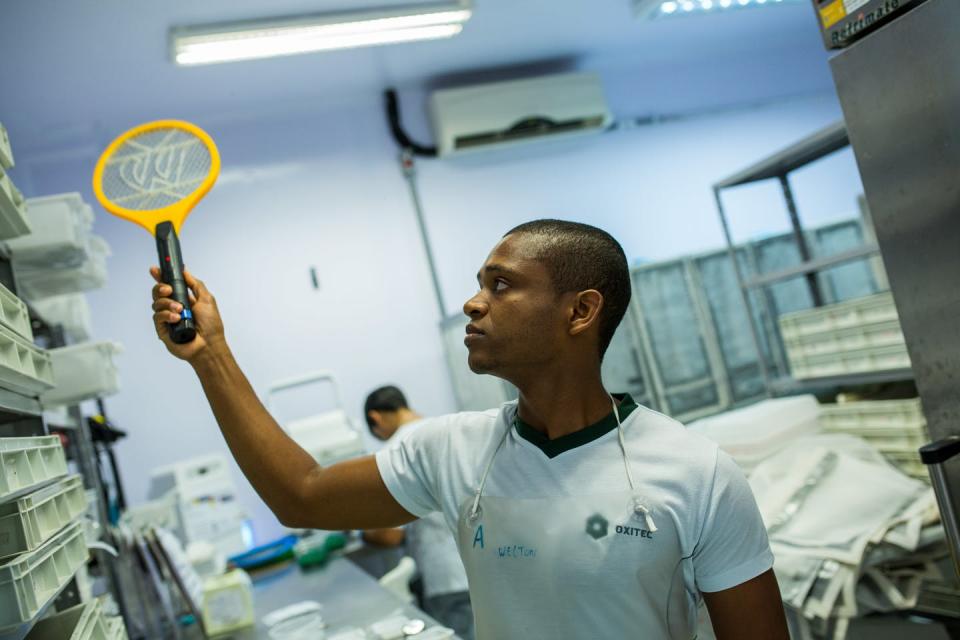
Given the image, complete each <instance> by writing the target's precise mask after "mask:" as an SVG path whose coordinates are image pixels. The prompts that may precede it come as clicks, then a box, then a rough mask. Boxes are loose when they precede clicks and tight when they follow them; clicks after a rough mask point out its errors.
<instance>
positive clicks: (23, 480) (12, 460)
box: [0, 436, 67, 502]
mask: <svg viewBox="0 0 960 640" xmlns="http://www.w3.org/2000/svg"><path fill="white" fill-rule="evenodd" d="M65 475H67V457H66V454H65V453H64V451H63V445H62V444H60V438H59V436H37V437H34V438H0V502H5V501H7V500H9V499H10V498H11V497H13V496H15V495H18V494H21V493H23V492H24V491H27V490H29V489H31V488H33V487H38V486H40V485H42V484H45V483H47V482H50V481H51V480H54V479H56V478H59V477H61V476H65Z"/></svg>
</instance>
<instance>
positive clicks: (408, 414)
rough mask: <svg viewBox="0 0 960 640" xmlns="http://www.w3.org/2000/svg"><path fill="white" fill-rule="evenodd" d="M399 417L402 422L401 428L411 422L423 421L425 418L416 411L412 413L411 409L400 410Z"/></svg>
mask: <svg viewBox="0 0 960 640" xmlns="http://www.w3.org/2000/svg"><path fill="white" fill-rule="evenodd" d="M397 417H398V418H399V421H400V427H403V426H406V425H408V424H410V423H411V422H416V421H417V420H422V419H423V417H422V416H421V415H420V414H419V413H417V412H416V411H412V410H410V409H399V410H398V416H397ZM400 427H397V428H398V429H399V428H400Z"/></svg>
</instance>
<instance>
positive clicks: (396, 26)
mask: <svg viewBox="0 0 960 640" xmlns="http://www.w3.org/2000/svg"><path fill="white" fill-rule="evenodd" d="M471 13H472V9H471V7H470V4H467V3H462V2H461V3H450V4H424V5H414V6H410V7H407V8H392V9H384V10H377V11H365V12H353V13H340V14H322V15H311V16H296V17H289V18H271V19H268V20H256V21H247V22H234V23H228V24H227V23H225V24H215V25H205V26H195V27H177V28H174V29H171V30H170V49H171V55H172V56H173V59H174V61H175V62H176V63H177V64H182V65H196V64H210V63H214V62H234V61H238V60H253V59H255V58H270V57H274V56H289V55H296V54H300V53H312V52H316V51H330V50H333V49H350V48H354V47H370V46H376V45H382V44H395V43H400V42H413V41H417V40H437V39H440V38H449V37H452V36H455V35H457V34H458V33H460V31H461V30H462V29H463V23H464V22H466V21H467V20H469V19H470V15H471Z"/></svg>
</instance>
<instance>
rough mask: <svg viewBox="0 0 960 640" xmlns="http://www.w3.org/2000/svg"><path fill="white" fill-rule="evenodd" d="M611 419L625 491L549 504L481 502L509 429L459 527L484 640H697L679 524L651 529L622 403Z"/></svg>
mask: <svg viewBox="0 0 960 640" xmlns="http://www.w3.org/2000/svg"><path fill="white" fill-rule="evenodd" d="M614 415H615V417H616V419H617V428H618V430H619V436H620V447H621V450H622V451H623V460H624V467H625V470H626V476H627V480H628V484H629V486H625V490H624V491H623V492H617V493H606V494H594V495H587V496H566V497H556V498H546V499H517V498H499V497H487V496H483V487H484V484H485V483H486V479H487V475H488V474H489V473H490V468H491V467H492V465H493V458H494V457H495V456H496V454H497V452H498V451H499V450H500V447H502V446H503V443H504V441H505V440H506V437H507V435H508V434H509V431H510V428H511V426H510V425H511V422H512V420H510V419H507V420H506V421H505V422H506V427H507V429H506V432H505V433H504V436H503V440H501V442H500V445H499V446H498V447H497V449H496V451H494V454H493V457H491V459H490V460H489V461H488V463H487V468H486V470H485V472H484V474H483V477H482V479H481V481H480V486H479V487H477V489H476V493H475V495H474V497H473V498H471V499H469V500H466V501H465V502H464V503H463V504H462V505H461V506H460V511H459V520H458V527H457V544H458V545H459V548H460V556H461V557H462V558H463V564H464V567H465V568H466V570H467V577H468V579H469V581H470V598H471V601H472V603H473V611H474V617H475V619H476V632H477V638H478V640H510V639H513V638H516V639H517V640H520V639H522V640H540V639H543V640H548V639H549V640H558V639H566V638H569V639H578V640H579V639H592V638H603V639H606V638H611V639H612V638H649V639H650V640H660V639H670V640H690V639H691V638H695V637H696V629H697V602H698V596H697V594H696V593H695V592H689V591H688V590H687V588H686V586H685V585H686V584H687V581H685V580H684V575H685V572H686V574H687V576H688V577H692V572H693V567H692V563H691V561H690V560H689V558H682V550H681V546H680V540H679V536H678V533H677V529H676V527H675V525H674V523H673V521H672V520H671V519H670V518H668V517H666V515H664V516H663V517H661V518H659V520H658V524H659V528H658V527H657V525H655V524H654V521H653V514H654V513H656V512H657V509H656V504H654V503H652V502H651V501H650V500H649V498H648V497H646V496H641V494H640V492H639V491H638V490H637V488H636V485H635V483H634V482H633V476H632V473H631V472H630V467H629V464H628V462H627V457H626V451H625V449H624V440H623V429H622V427H621V426H620V416H619V411H618V410H617V407H616V404H614ZM645 505H650V506H651V507H652V508H651V509H648V508H647V506H645ZM690 583H692V581H690Z"/></svg>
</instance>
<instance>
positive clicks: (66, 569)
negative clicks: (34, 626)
mask: <svg viewBox="0 0 960 640" xmlns="http://www.w3.org/2000/svg"><path fill="white" fill-rule="evenodd" d="M87 557H88V555H87V544H86V541H85V540H84V538H83V525H82V523H80V522H74V523H73V524H71V525H69V526H68V527H67V528H66V529H64V530H63V531H61V532H60V533H58V534H57V535H55V536H54V537H52V538H51V539H50V540H48V541H47V543H46V544H44V545H43V546H42V547H40V548H39V549H37V550H35V551H31V552H30V553H24V554H22V555H19V556H16V557H14V558H13V559H10V560H6V561H3V562H0V602H2V603H3V606H2V607H0V630H2V629H7V628H9V627H15V626H18V625H20V624H23V623H24V622H29V621H30V620H32V619H33V618H34V617H35V616H36V615H37V614H38V613H39V612H40V610H41V609H43V607H44V606H45V605H46V604H47V602H49V601H50V600H51V599H52V598H53V597H54V596H55V595H56V594H57V592H58V591H59V590H60V589H61V588H62V587H63V586H64V585H66V584H67V582H68V581H69V580H70V578H72V577H73V575H74V574H75V573H76V572H77V570H78V569H80V567H82V566H83V565H84V564H85V563H86V561H87Z"/></svg>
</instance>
